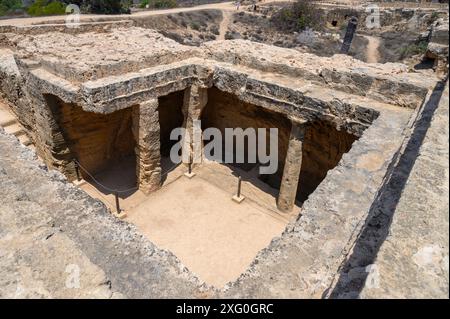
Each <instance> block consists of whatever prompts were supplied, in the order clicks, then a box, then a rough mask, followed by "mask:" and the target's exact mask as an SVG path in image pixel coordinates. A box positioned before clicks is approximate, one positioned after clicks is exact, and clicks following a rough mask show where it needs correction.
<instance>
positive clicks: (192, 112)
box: [183, 84, 208, 163]
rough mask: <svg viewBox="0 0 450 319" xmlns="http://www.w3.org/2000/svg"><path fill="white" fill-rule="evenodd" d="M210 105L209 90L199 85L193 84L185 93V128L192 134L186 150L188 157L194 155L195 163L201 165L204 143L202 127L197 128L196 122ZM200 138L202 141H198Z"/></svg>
mask: <svg viewBox="0 0 450 319" xmlns="http://www.w3.org/2000/svg"><path fill="white" fill-rule="evenodd" d="M206 103H208V89H207V88H204V87H200V86H199V85H198V84H193V85H192V86H191V87H189V88H187V89H186V90H185V92H184V101H183V114H184V128H185V129H186V131H187V132H189V134H190V140H187V141H186V143H187V144H185V148H184V149H185V150H187V151H188V156H187V158H189V155H191V154H192V159H193V162H194V163H201V161H202V150H203V143H202V139H201V127H198V126H195V125H194V122H195V121H198V120H200V117H201V114H202V110H203V108H204V107H205V106H206ZM198 137H200V140H198Z"/></svg>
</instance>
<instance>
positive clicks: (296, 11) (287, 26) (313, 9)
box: [271, 0, 324, 32]
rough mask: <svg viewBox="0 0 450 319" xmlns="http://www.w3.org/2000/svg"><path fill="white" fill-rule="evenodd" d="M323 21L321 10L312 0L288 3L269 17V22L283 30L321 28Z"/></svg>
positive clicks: (298, 0)
mask: <svg viewBox="0 0 450 319" xmlns="http://www.w3.org/2000/svg"><path fill="white" fill-rule="evenodd" d="M321 21H324V16H323V11H322V10H321V9H320V8H318V6H317V5H316V3H315V1H314V0H297V1H295V2H294V3H292V4H289V5H287V6H285V7H283V8H281V9H280V10H278V11H277V12H275V13H274V14H273V15H272V17H271V23H272V24H273V25H274V26H275V27H277V28H278V29H280V30H283V31H289V32H294V31H303V30H305V29H306V28H314V29H319V28H321V25H320V22H321Z"/></svg>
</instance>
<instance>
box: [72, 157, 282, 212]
mask: <svg viewBox="0 0 450 319" xmlns="http://www.w3.org/2000/svg"><path fill="white" fill-rule="evenodd" d="M74 162H75V163H76V164H77V165H78V167H79V168H81V169H82V170H83V171H84V172H85V173H86V174H87V175H88V176H89V177H90V178H91V179H92V181H93V182H94V183H95V184H97V186H100V187H101V188H103V189H104V190H106V191H109V192H110V193H112V194H115V195H116V199H117V194H121V193H128V192H131V191H135V190H138V189H139V187H137V186H135V187H132V188H128V189H125V190H119V189H113V188H110V187H108V186H106V185H104V184H102V183H101V182H100V181H98V180H97V179H96V178H95V177H94V176H93V175H92V174H91V173H90V172H89V171H88V170H87V169H86V168H84V167H83V166H82V165H81V164H80V162H78V161H77V160H74ZM179 165H180V163H176V164H174V165H172V166H171V167H170V168H169V169H167V170H166V171H165V172H164V173H161V177H164V176H166V175H168V174H169V173H170V172H172V171H173V170H174V169H175V168H177V167H178V166H179ZM201 168H202V169H203V168H206V169H208V170H209V171H210V172H213V173H214V174H220V175H222V176H226V177H228V178H233V177H235V176H234V175H232V174H228V173H223V172H220V171H217V170H213V169H212V168H211V167H208V166H207V165H202V166H201ZM181 176H182V175H179V176H177V177H176V178H174V180H172V181H170V182H168V183H165V184H164V185H163V187H166V186H168V185H170V184H172V183H173V182H175V181H177V180H178V179H179V178H180V177H181ZM199 177H200V178H201V179H203V180H204V181H207V182H211V181H210V180H208V179H206V178H204V177H202V176H201V175H199ZM216 186H217V185H216ZM219 188H221V189H222V190H223V191H225V192H226V193H230V192H229V191H228V190H226V189H224V188H223V187H219ZM94 190H95V191H96V192H97V193H98V194H99V195H100V196H101V197H102V198H103V199H104V200H105V201H106V202H107V203H108V204H109V205H111V207H114V206H115V205H116V206H117V203H116V204H113V203H111V202H110V201H109V200H108V199H107V198H106V197H105V196H104V195H103V194H102V193H101V192H100V191H98V190H96V189H95V188H94ZM245 193H246V194H245V195H246V196H247V197H248V198H249V199H250V203H251V204H256V206H255V205H252V206H253V207H255V208H257V209H258V210H261V208H263V209H266V210H268V211H270V212H272V213H275V214H277V215H279V212H278V211H276V210H274V209H273V208H272V207H271V206H268V205H266V204H264V202H265V201H267V199H264V198H262V197H261V196H259V195H258V194H257V193H255V191H253V190H252V189H251V188H248V189H247V190H246V192H245ZM230 194H231V193H230ZM249 195H250V196H249ZM261 211H262V210H261ZM262 212H264V211H262Z"/></svg>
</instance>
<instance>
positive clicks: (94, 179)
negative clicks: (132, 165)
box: [74, 160, 138, 193]
mask: <svg viewBox="0 0 450 319" xmlns="http://www.w3.org/2000/svg"><path fill="white" fill-rule="evenodd" d="M74 161H75V163H77V165H78V166H79V167H80V168H81V169H82V170H83V171H84V172H85V173H86V174H87V175H88V176H89V177H90V178H91V179H92V180H93V181H94V183H95V184H97V185H98V186H100V187H101V188H103V189H105V190H107V191H109V192H110V193H128V192H131V191H134V190H137V189H138V187H136V186H135V187H132V188H129V189H125V190H119V189H113V188H109V187H108V186H105V185H103V184H102V183H100V182H99V181H98V180H97V179H96V178H95V177H94V176H93V175H92V174H91V173H89V171H88V170H87V169H86V168H84V167H83V166H82V165H81V164H80V162H78V161H77V160H74Z"/></svg>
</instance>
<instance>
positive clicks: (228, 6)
mask: <svg viewBox="0 0 450 319" xmlns="http://www.w3.org/2000/svg"><path fill="white" fill-rule="evenodd" d="M264 2H287V1H286V0H270V1H264ZM288 2H289V1H288ZM207 9H217V10H222V11H223V12H226V11H230V13H231V11H233V10H236V7H235V2H234V1H233V2H231V1H230V2H221V3H209V4H203V5H199V6H195V7H187V8H173V9H163V10H148V11H139V12H135V13H132V14H116V15H100V14H81V15H80V22H92V21H93V20H96V19H100V20H120V19H123V20H126V19H130V18H133V17H147V16H154V15H159V14H171V13H179V12H189V11H197V10H207ZM240 10H243V7H242V6H241V9H240ZM224 16H225V14H224ZM65 18H66V16H50V17H32V18H14V19H5V20H0V26H5V25H14V26H16V25H30V24H40V23H49V22H53V23H63V22H64V21H65ZM225 32H226V31H225Z"/></svg>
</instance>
